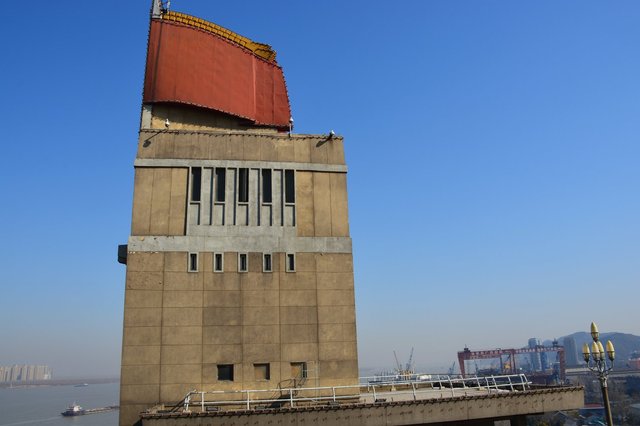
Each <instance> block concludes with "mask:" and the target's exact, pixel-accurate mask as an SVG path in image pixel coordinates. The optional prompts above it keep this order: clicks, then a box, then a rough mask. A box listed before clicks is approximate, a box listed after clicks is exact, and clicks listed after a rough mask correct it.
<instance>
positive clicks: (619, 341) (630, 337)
mask: <svg viewBox="0 0 640 426" xmlns="http://www.w3.org/2000/svg"><path fill="white" fill-rule="evenodd" d="M567 338H573V339H574V341H575V342H576V351H577V352H578V353H577V355H578V359H579V360H580V361H581V362H582V345H584V344H585V343H588V344H591V342H593V340H592V339H591V334H590V333H587V332H585V331H579V332H576V333H572V334H569V335H567V336H562V337H560V338H558V341H559V342H560V344H561V345H563V346H564V339H567ZM600 340H601V341H602V342H603V344H606V342H607V340H611V342H612V343H613V346H614V348H615V350H616V358H615V363H616V364H617V365H618V366H619V367H622V366H624V367H626V366H627V360H628V359H629V356H630V355H631V353H632V352H634V351H640V336H636V335H634V334H629V333H619V332H615V331H614V332H609V333H600ZM550 344H551V340H545V341H544V345H545V346H546V345H550ZM567 359H569V358H568V357H567ZM582 363H583V362H582Z"/></svg>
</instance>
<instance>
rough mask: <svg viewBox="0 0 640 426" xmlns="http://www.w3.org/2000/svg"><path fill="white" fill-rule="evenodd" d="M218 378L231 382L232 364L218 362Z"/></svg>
mask: <svg viewBox="0 0 640 426" xmlns="http://www.w3.org/2000/svg"><path fill="white" fill-rule="evenodd" d="M218 380H226V381H230V382H233V364H218Z"/></svg>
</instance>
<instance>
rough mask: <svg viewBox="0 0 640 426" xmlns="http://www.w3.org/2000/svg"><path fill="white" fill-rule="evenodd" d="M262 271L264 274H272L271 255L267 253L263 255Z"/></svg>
mask: <svg viewBox="0 0 640 426" xmlns="http://www.w3.org/2000/svg"><path fill="white" fill-rule="evenodd" d="M262 260H263V262H262V271H263V272H271V271H273V268H272V267H271V253H265V254H263V255H262Z"/></svg>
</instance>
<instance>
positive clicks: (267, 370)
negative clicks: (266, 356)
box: [253, 363, 271, 380]
mask: <svg viewBox="0 0 640 426" xmlns="http://www.w3.org/2000/svg"><path fill="white" fill-rule="evenodd" d="M253 374H254V379H255V380H271V366H270V365H269V364H268V363H266V364H253Z"/></svg>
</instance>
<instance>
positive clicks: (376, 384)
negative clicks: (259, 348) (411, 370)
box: [175, 374, 531, 412]
mask: <svg viewBox="0 0 640 426" xmlns="http://www.w3.org/2000/svg"><path fill="white" fill-rule="evenodd" d="M530 384H531V382H530V381H529V380H528V379H527V377H526V376H525V375H524V374H513V375H501V376H471V377H469V376H468V377H462V376H448V375H424V374H423V375H411V376H406V377H398V376H397V375H395V376H374V377H363V378H361V379H360V384H358V385H347V386H321V387H294V388H281V389H252V390H235V391H234V390H227V391H197V390H193V391H191V392H189V393H188V394H187V395H186V396H185V397H184V399H183V400H182V401H181V402H180V403H179V404H178V405H177V406H176V407H175V408H178V407H180V408H181V409H182V410H183V411H190V410H191V409H196V410H198V409H199V410H200V411H202V412H205V411H219V410H223V409H226V410H255V409H277V408H282V407H295V406H298V405H316V404H317V405H321V404H324V405H338V404H341V403H343V402H348V403H363V402H364V403H381V402H387V401H411V400H414V401H417V400H422V399H433V398H450V397H456V396H469V395H486V394H491V393H501V392H517V391H525V390H528V389H529V387H530Z"/></svg>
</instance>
